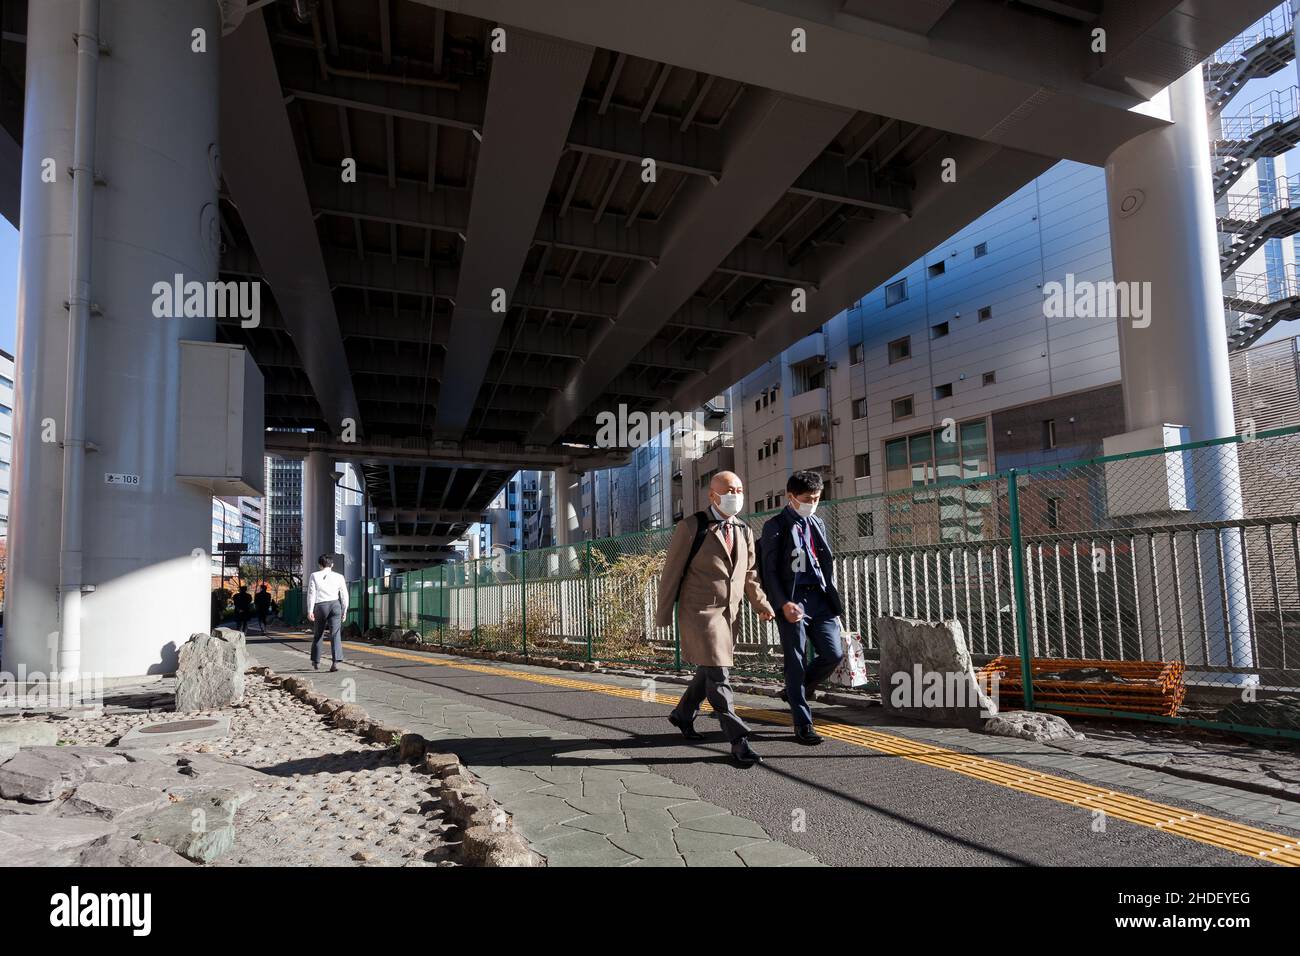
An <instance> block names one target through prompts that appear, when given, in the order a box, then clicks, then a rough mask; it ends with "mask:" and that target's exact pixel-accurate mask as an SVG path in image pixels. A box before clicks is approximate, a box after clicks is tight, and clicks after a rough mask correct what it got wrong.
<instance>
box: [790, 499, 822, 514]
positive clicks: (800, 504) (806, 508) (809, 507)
mask: <svg viewBox="0 0 1300 956" xmlns="http://www.w3.org/2000/svg"><path fill="white" fill-rule="evenodd" d="M791 504H793V505H794V510H795V511H797V512H799V517H800V518H811V517H812V516H813V512H814V511H816V510H817V502H815V501H812V502H809V501H798V500H796V501H792V502H791Z"/></svg>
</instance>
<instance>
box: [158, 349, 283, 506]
mask: <svg viewBox="0 0 1300 956" xmlns="http://www.w3.org/2000/svg"><path fill="white" fill-rule="evenodd" d="M180 348H181V363H180V366H181V368H180V371H181V383H180V384H181V387H180V394H181V407H180V416H179V419H178V421H177V428H178V430H179V433H180V434H179V435H178V436H177V443H176V447H177V454H176V477H178V478H180V479H181V480H182V481H188V482H192V483H194V484H197V485H202V486H203V487H205V488H209V489H211V491H212V493H213V494H214V495H249V496H253V497H256V496H261V495H262V494H263V492H264V491H265V488H264V484H265V482H264V479H263V474H264V472H263V464H262V461H263V453H264V450H265V447H266V446H265V442H264V428H265V427H266V423H265V417H264V415H263V401H264V394H263V382H262V372H261V370H260V369H259V368H258V367H257V364H256V363H255V362H254V361H253V359H252V356H250V355H249V354H248V352H247V350H245V349H244V347H243V346H240V345H225V344H222V343H219V342H185V341H183V342H181V343H180Z"/></svg>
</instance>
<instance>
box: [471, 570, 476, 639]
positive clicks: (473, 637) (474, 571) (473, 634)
mask: <svg viewBox="0 0 1300 956" xmlns="http://www.w3.org/2000/svg"><path fill="white" fill-rule="evenodd" d="M470 564H471V565H472V566H473V568H472V570H473V573H474V626H473V627H472V628H470V634H471V635H472V638H471V643H472V644H473V645H474V646H475V647H478V562H477V561H471V562H470Z"/></svg>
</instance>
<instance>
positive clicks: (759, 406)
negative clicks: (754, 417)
mask: <svg viewBox="0 0 1300 956" xmlns="http://www.w3.org/2000/svg"><path fill="white" fill-rule="evenodd" d="M762 410H763V400H762V399H761V398H756V399H754V411H756V412H760V411H762Z"/></svg>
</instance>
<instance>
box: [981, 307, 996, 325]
mask: <svg viewBox="0 0 1300 956" xmlns="http://www.w3.org/2000/svg"><path fill="white" fill-rule="evenodd" d="M991 318H993V306H991V305H983V306H980V311H979V320H980V321H981V322H987V321H988V320H989V319H991Z"/></svg>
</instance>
